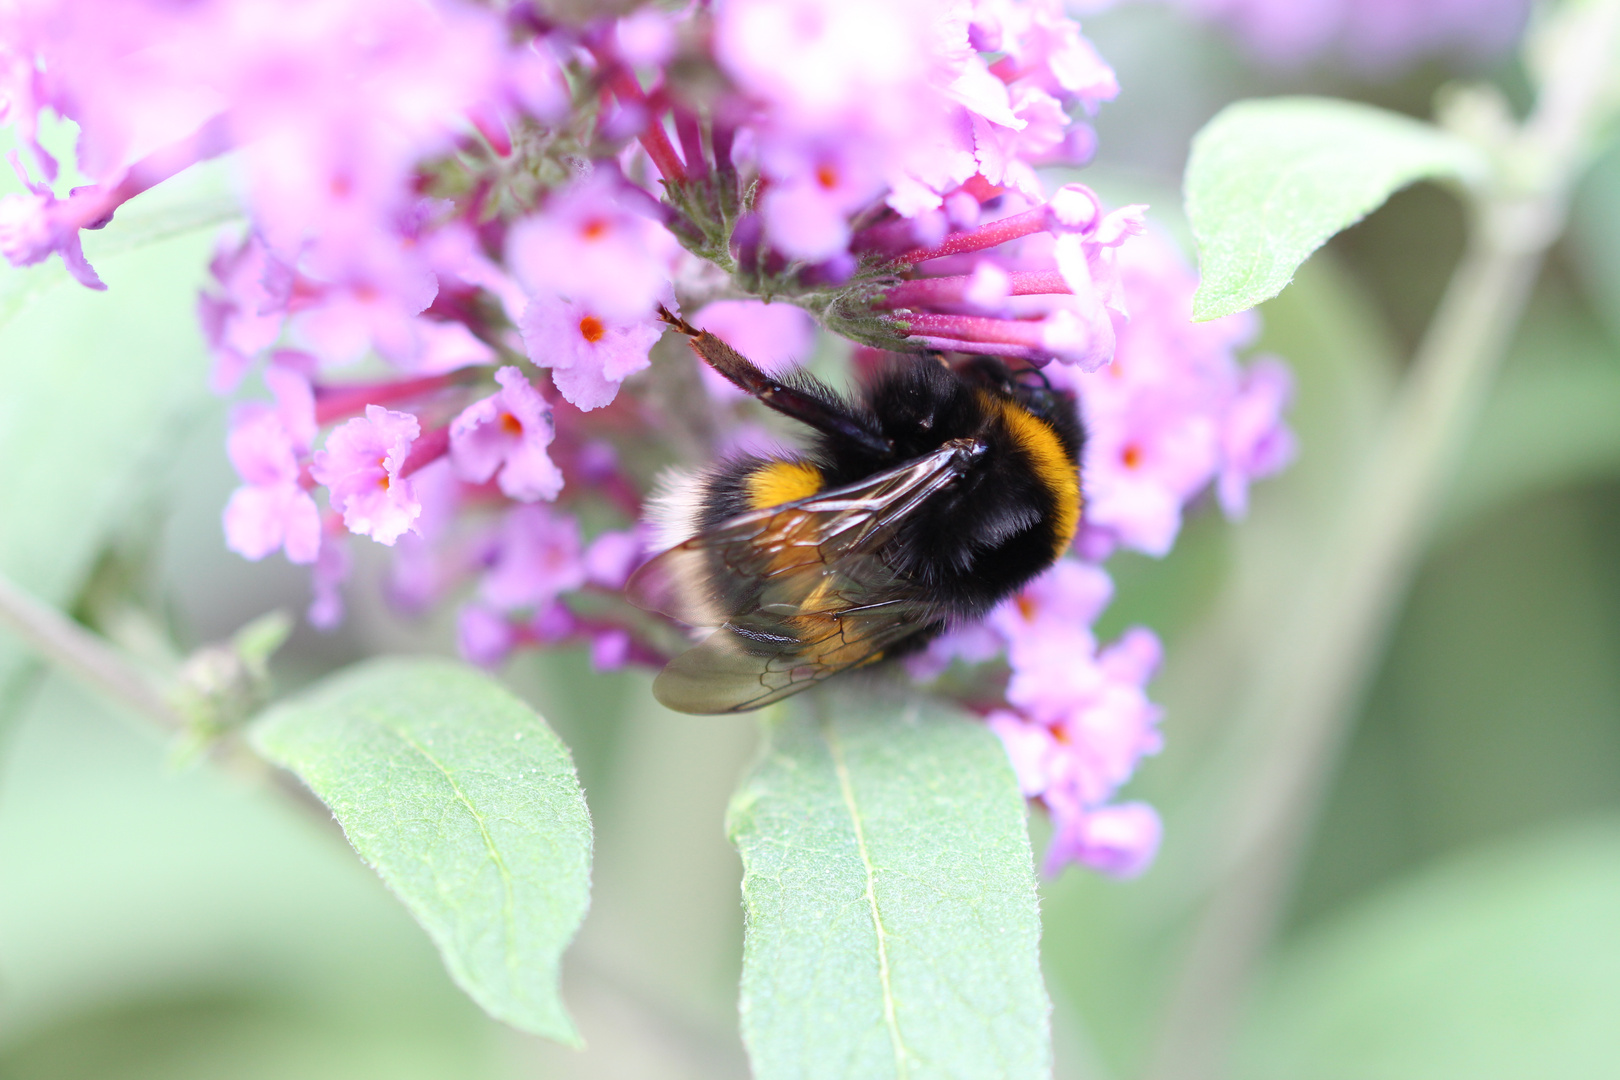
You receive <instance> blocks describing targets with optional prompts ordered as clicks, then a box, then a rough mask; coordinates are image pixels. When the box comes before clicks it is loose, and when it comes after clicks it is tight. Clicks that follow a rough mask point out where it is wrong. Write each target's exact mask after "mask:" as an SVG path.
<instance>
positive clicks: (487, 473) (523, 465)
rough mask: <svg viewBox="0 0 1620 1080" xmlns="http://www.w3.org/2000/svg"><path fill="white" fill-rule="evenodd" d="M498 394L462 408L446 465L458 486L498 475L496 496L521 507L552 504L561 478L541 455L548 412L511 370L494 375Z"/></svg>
mask: <svg viewBox="0 0 1620 1080" xmlns="http://www.w3.org/2000/svg"><path fill="white" fill-rule="evenodd" d="M495 381H496V382H498V383H500V385H501V389H500V391H499V392H497V393H495V394H493V395H492V396H490V397H487V398H484V399H483V400H482V401H478V402H475V403H473V404H472V405H469V406H467V408H466V409H465V410H463V411H462V413H461V415H460V416H458V417H456V418H455V420H453V421H452V422H451V424H450V460H451V462H452V463H453V464H454V466H455V469H456V474H457V475H458V476H460V477H461V478H462V479H463V480H468V481H470V482H472V483H475V484H482V483H484V482H485V481H487V480H488V479H489V478H490V477H491V476H495V475H496V473H497V470H498V471H499V478H498V479H499V484H500V488H501V491H502V492H503V493H504V494H505V495H506V496H507V497H508V498H512V499H517V500H519V501H520V502H534V501H535V500H537V499H545V500H547V501H549V500H551V499H555V498H556V497H557V493H558V492H559V491H561V490H562V486H563V476H562V473H561V472H560V471H559V470H558V468H557V466H556V465H554V464H552V462H551V458H550V457H548V456H547V455H546V447H547V446H548V445H550V443H551V439H552V426H551V406H549V405H547V404H546V399H545V398H543V397H541V396H540V393H539V391H537V390H535V388H534V387H533V386H531V385H529V380H528V379H525V378H524V377H523V373H522V372H521V371H519V370H518V369H517V368H515V367H503V368H501V369H500V370H499V371H497V372H496V373H495Z"/></svg>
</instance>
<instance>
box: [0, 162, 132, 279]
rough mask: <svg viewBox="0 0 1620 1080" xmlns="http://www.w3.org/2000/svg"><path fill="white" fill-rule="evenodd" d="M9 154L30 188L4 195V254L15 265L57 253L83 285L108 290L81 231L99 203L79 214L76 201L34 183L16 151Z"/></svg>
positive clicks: (0, 221)
mask: <svg viewBox="0 0 1620 1080" xmlns="http://www.w3.org/2000/svg"><path fill="white" fill-rule="evenodd" d="M9 156H10V160H11V166H12V168H13V169H15V170H16V172H17V177H18V179H20V180H21V181H22V182H23V186H24V187H25V188H27V189H28V190H27V192H26V193H22V194H15V195H7V196H5V197H4V198H0V256H4V258H5V259H6V261H7V262H9V263H11V265H13V266H33V265H34V264H35V263H38V262H43V261H44V260H45V259H46V258H48V257H49V256H50V255H51V253H52V252H55V253H56V254H58V255H60V256H62V264H63V265H64V266H66V267H67V270H68V273H70V274H72V275H73V277H74V278H75V279H76V280H77V281H78V282H79V284H81V285H84V286H87V287H88V288H92V289H105V288H106V287H107V286H105V285H103V284H102V283H101V278H99V277H97V276H96V272H95V270H94V269H93V268H92V267H91V266H90V263H89V261H88V260H86V259H85V257H84V248H83V246H82V245H81V244H80V242H79V230H80V229H81V228H83V227H84V226H85V225H88V224H90V223H91V220H92V219H93V218H94V217H95V216H96V215H97V214H98V213H99V205H97V204H94V203H93V202H92V203H91V204H90V205H91V208H90V210H89V211H87V212H86V211H83V210H81V211H79V212H77V213H76V212H75V209H76V207H75V203H74V200H72V199H69V200H67V201H64V200H61V199H58V198H57V197H56V196H55V195H53V194H52V193H51V189H50V188H49V187H48V186H47V185H45V184H36V183H34V182H33V181H32V180H31V179H29V177H28V173H27V171H26V170H24V169H23V165H22V161H21V159H20V158H18V157H17V154H16V151H12V153H11V154H10V155H9Z"/></svg>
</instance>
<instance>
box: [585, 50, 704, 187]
mask: <svg viewBox="0 0 1620 1080" xmlns="http://www.w3.org/2000/svg"><path fill="white" fill-rule="evenodd" d="M591 51H592V52H593V53H594V54H595V55H596V59H597V62H598V63H600V64H601V65H602V67H603V74H604V81H605V83H606V84H607V86H608V88H609V89H610V90H612V91H613V93H614V95H615V96H616V97H618V99H619V101H620V102H622V103H623V104H625V105H631V106H634V107H636V108H638V109H640V110H641V111H642V112H643V113H645V115H646V117H647V122H646V124H645V126H643V127H642V129H641V135H640V140H641V145H642V147H643V148H644V149H645V150H646V151H647V156H648V157H650V158H652V163H653V165H654V167H656V168H657V169H658V172H659V175H661V176H662V177H663V178H664V179H665V180H667V181H668V182H670V183H672V184H680V183H685V182H686V179H687V176H686V168H685V167H684V166H683V165H682V164H681V158H680V155H679V154H677V153H676V152H675V147H674V146H673V145H672V144H671V143H670V141H669V136H668V135H666V134H664V126H663V124H661V123H659V121H658V114H657V113H656V112H655V111H654V110H653V108H652V104H651V103H650V102H649V101H648V100H647V95H646V94H645V93H644V92H643V91H642V89H641V84H640V83H638V82H637V81H636V76H635V73H634V72H632V71H631V70H630V69H629V68H627V67H625V66H624V65H623V64H620V63H619V62H618V61H617V60H615V59H613V58H612V57H611V56H608V55H606V54H604V53H603V52H602V51H601V50H600V49H598V48H595V47H593V48H592V50H591Z"/></svg>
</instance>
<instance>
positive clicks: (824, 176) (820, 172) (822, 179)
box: [816, 165, 838, 191]
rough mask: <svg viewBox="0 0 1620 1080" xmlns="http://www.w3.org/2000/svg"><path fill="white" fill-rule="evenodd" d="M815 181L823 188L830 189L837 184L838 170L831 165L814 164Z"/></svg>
mask: <svg viewBox="0 0 1620 1080" xmlns="http://www.w3.org/2000/svg"><path fill="white" fill-rule="evenodd" d="M816 183H818V184H820V185H821V186H822V189H823V190H826V191H831V190H832V189H833V188H835V187H837V186H838V170H837V169H835V168H833V167H832V166H831V165H818V166H816Z"/></svg>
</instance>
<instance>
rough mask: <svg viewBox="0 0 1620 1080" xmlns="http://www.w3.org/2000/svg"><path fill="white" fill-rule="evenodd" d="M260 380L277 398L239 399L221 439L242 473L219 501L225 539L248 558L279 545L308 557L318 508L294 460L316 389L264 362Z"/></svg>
mask: <svg viewBox="0 0 1620 1080" xmlns="http://www.w3.org/2000/svg"><path fill="white" fill-rule="evenodd" d="M265 382H266V383H267V384H269V386H270V388H271V390H272V391H273V392H274V393H275V395H276V405H275V406H274V407H271V406H269V405H266V404H263V403H260V402H252V403H249V404H247V405H243V406H241V407H239V408H238V409H237V410H236V413H235V415H234V416H233V417H232V423H231V433H230V436H229V437H228V439H227V440H226V449H227V452H228V453H229V454H230V458H231V463H232V464H233V465H235V466H236V471H237V474H238V475H240V476H241V477H242V479H243V480H244V481H245V483H244V484H243V486H241V487H239V488H237V489H236V491H235V492H233V493H232V495H231V498H230V502H229V503H227V504H226V507H225V518H224V522H225V542H226V546H227V547H229V548H230V549H231V550H232V551H235V552H237V553H238V554H240V555H242V556H244V557H246V558H249V559H254V560H257V559H262V558H264V557H265V556H266V555H268V554H270V553H271V552H272V551H275V550H277V549H278V548H282V547H285V548H286V551H287V558H288V559H289V560H290V561H291V562H295V563H311V562H314V561H315V557H316V553H317V551H318V549H319V547H320V533H321V523H320V512H319V510H318V509H317V508H316V506H315V500H314V499H313V498H311V497H310V495H309V492H307V491H306V490H304V487H303V482H302V476H301V467H300V462H301V461H302V460H303V458H304V456H305V455H306V454H308V452H309V446H310V442H311V441H312V440H313V439H314V437H315V403H314V397H313V395H312V393H311V391H310V387H309V383H308V382H307V381H306V380H305V379H304V378H303V377H302V376H301V375H298V374H297V373H296V372H292V371H288V370H286V369H284V368H279V367H272V368H270V369H269V370H268V371H266V372H265Z"/></svg>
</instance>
